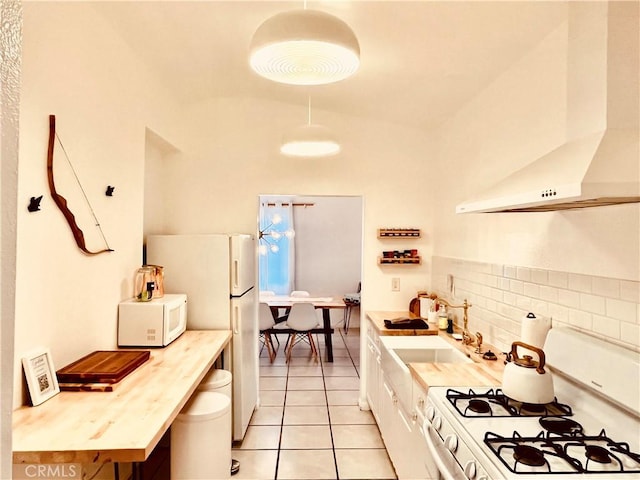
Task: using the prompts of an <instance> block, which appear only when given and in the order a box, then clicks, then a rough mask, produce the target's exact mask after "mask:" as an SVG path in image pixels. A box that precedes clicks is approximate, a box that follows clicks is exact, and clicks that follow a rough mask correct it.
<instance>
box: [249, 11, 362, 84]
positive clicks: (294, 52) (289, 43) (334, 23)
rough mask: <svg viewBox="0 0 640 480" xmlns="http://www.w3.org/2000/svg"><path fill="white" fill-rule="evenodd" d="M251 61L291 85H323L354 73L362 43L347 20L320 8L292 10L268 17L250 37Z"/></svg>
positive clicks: (258, 69)
mask: <svg viewBox="0 0 640 480" xmlns="http://www.w3.org/2000/svg"><path fill="white" fill-rule="evenodd" d="M249 64H250V65H251V68H252V69H253V70H254V71H255V72H256V73H257V74H258V75H261V76H263V77H265V78H267V79H269V80H273V81H274V82H280V83H287V84H290V85H323V84H327V83H333V82H337V81H339V80H343V79H345V78H347V77H349V76H351V75H353V74H354V73H355V72H356V70H358V67H359V66H360V45H359V44H358V39H357V38H356V36H355V34H354V33H353V31H352V30H351V28H350V27H349V25H347V24H346V23H345V22H343V21H342V20H340V19H339V18H337V17H334V16H333V15H330V14H328V13H325V12H321V11H318V10H307V9H306V1H305V8H304V10H292V11H289V12H283V13H279V14H277V15H275V16H273V17H271V18H269V19H267V20H266V21H265V22H264V23H262V25H260V26H259V27H258V29H257V30H256V32H255V33H254V35H253V38H252V40H251V48H250V55H249Z"/></svg>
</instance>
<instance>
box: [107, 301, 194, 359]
mask: <svg viewBox="0 0 640 480" xmlns="http://www.w3.org/2000/svg"><path fill="white" fill-rule="evenodd" d="M186 327H187V295H186V294H184V293H174V294H166V295H164V296H163V297H161V298H155V299H152V300H150V301H148V302H141V301H139V300H136V299H134V298H132V299H129V300H125V301H123V302H120V304H119V305H118V346H120V347H166V346H167V345H169V344H170V343H171V342H173V341H174V340H175V339H176V338H178V337H179V336H180V335H182V332H184V331H185V329H186Z"/></svg>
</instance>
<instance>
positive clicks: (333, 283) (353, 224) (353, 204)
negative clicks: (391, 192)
mask: <svg viewBox="0 0 640 480" xmlns="http://www.w3.org/2000/svg"><path fill="white" fill-rule="evenodd" d="M312 200H313V202H314V203H315V205H314V206H313V207H295V208H294V210H293V216H294V227H295V231H296V237H295V242H296V250H295V255H296V263H295V264H296V275H295V278H296V289H297V290H307V291H309V292H313V293H314V294H318V295H320V296H322V295H336V294H337V295H343V294H345V293H351V292H355V291H357V287H358V282H360V281H361V258H362V198H360V197H313V199H312Z"/></svg>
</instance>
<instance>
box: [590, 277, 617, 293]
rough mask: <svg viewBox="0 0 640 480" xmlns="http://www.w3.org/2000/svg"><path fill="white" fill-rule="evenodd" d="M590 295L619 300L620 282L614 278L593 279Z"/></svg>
mask: <svg viewBox="0 0 640 480" xmlns="http://www.w3.org/2000/svg"><path fill="white" fill-rule="evenodd" d="M591 288H592V290H591V291H592V293H595V294H596V295H602V296H603V297H611V298H619V297H620V281H619V280H616V279H614V278H604V277H593V279H592V280H591Z"/></svg>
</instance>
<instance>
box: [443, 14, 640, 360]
mask: <svg viewBox="0 0 640 480" xmlns="http://www.w3.org/2000/svg"><path fill="white" fill-rule="evenodd" d="M566 35H567V25H566V24H565V25H562V26H561V27H559V28H558V29H557V30H556V31H554V32H552V33H551V34H550V35H549V36H548V37H547V38H546V39H545V40H544V41H543V42H542V43H540V45H539V46H538V47H537V48H535V49H534V50H532V51H531V52H530V53H529V54H528V55H526V56H524V57H523V58H522V59H521V60H520V61H519V62H517V63H516V64H515V65H513V66H512V68H510V69H509V70H507V71H505V72H504V73H503V74H502V75H501V76H500V77H499V78H497V79H496V80H495V81H494V82H493V83H492V85H490V86H489V87H488V88H487V89H486V90H485V91H484V92H482V94H480V95H478V96H477V97H476V98H474V100H473V101H472V102H470V103H469V104H468V105H466V106H465V108H463V109H462V110H460V111H459V112H457V114H456V115H455V116H454V117H453V118H451V119H450V121H448V122H447V123H446V124H445V125H443V126H442V128H440V129H439V130H438V131H437V132H435V135H434V140H437V152H438V153H437V159H438V161H437V164H438V167H437V170H438V173H439V176H440V178H441V179H442V182H441V183H439V184H438V185H437V187H438V188H437V192H436V194H437V198H438V203H439V208H438V209H437V211H436V215H435V225H436V230H435V232H434V238H435V244H434V255H435V256H436V257H441V258H442V261H439V262H437V264H438V267H437V268H436V271H434V278H433V284H434V288H436V289H439V290H440V293H441V294H445V293H446V291H445V290H446V287H445V285H446V282H445V280H444V279H445V278H446V275H447V274H454V275H459V276H461V278H462V280H463V281H465V282H472V283H473V284H474V285H476V287H477V289H476V290H474V289H470V288H463V289H461V291H460V292H459V294H460V295H468V296H469V297H470V299H471V300H472V303H473V302H474V301H475V302H476V303H477V307H476V308H473V307H472V308H471V309H470V312H469V313H470V325H471V326H472V327H473V328H481V329H482V330H484V331H485V333H486V332H487V331H488V332H489V333H490V334H489V335H487V336H486V337H485V338H488V339H489V341H499V342H500V343H501V344H506V343H508V342H509V341H513V340H514V339H515V337H516V336H517V335H518V334H519V330H518V328H519V323H518V322H519V318H520V315H521V313H522V312H523V311H526V309H527V308H539V309H540V310H541V311H539V313H543V314H546V315H551V316H552V317H554V319H555V320H557V321H558V322H559V323H567V324H572V325H573V326H575V327H578V328H581V329H583V330H587V331H589V332H591V333H594V334H596V335H599V336H604V337H606V338H608V339H609V340H616V341H621V342H623V343H624V344H625V345H627V346H632V347H634V346H635V347H636V348H637V347H640V329H639V324H640V283H639V281H640V205H639V204H630V205H619V206H610V207H599V208H587V209H580V210H570V211H563V212H545V213H517V214H515V213H503V214H466V215H455V213H454V211H455V206H456V204H458V203H460V202H462V201H463V200H467V199H468V198H469V197H472V196H473V195H474V194H475V193H476V192H481V191H482V190H483V188H485V187H488V186H490V185H491V184H493V183H494V182H495V181H497V180H499V179H501V178H502V177H504V176H506V175H508V174H509V173H511V172H512V171H514V170H517V169H518V168H520V167H522V166H524V165H526V164H528V163H530V162H531V161H533V160H534V159H535V158H537V157H539V156H541V155H542V154H545V153H547V152H548V151H549V150H551V149H552V148H555V147H556V146H558V145H559V144H560V143H561V142H562V141H563V139H564V135H565V130H566V128H565V113H566V112H565V110H566V109H565V105H566V97H567V92H566V51H567V39H566ZM478 265H480V267H478ZM487 266H488V268H489V272H488V273H489V274H492V275H493V276H494V277H493V278H492V279H491V281H492V282H494V283H496V285H493V286H492V285H491V284H489V283H485V282H486V281H489V280H488V279H487V278H484V276H485V275H487V272H486V271H485V270H486V269H487V268H486V267H487ZM501 266H504V268H505V269H507V267H508V268H509V269H510V270H513V271H517V270H518V269H522V271H530V270H532V271H539V272H559V275H561V276H563V277H562V278H567V277H572V276H573V277H575V278H584V279H588V281H585V282H582V283H584V285H581V286H580V287H579V288H575V287H573V286H571V285H567V284H566V283H567V282H564V283H563V284H560V285H554V284H553V283H552V284H548V283H545V282H540V283H536V282H531V285H529V288H530V290H529V291H530V292H537V293H531V294H530V295H522V293H523V292H522V291H520V290H522V289H523V284H522V281H523V279H519V278H511V277H510V276H509V275H508V274H507V273H505V272H503V269H502V267H501ZM496 270H498V271H496ZM505 271H506V270H505ZM545 274H546V275H553V273H545ZM479 277H483V278H479ZM592 278H596V279H598V280H593V281H592ZM498 282H500V288H497V287H498V284H497V283H498ZM504 282H506V284H505V283H504ZM510 282H512V283H513V284H512V285H511V284H510ZM526 282H527V283H529V281H528V279H527V280H526ZM609 284H612V285H618V288H617V292H612V291H607V290H611V289H609V288H607V289H606V290H605V289H603V287H602V285H609ZM467 285H469V284H468V283H467ZM585 285H586V286H585ZM620 285H623V286H624V290H625V291H624V292H621V288H622V287H620ZM541 287H542V294H543V296H542V297H540V296H539V295H538V294H539V293H540V288H541ZM587 287H588V288H587ZM512 288H514V289H515V290H512ZM549 288H550V289H551V291H549V290H548V289H549ZM557 288H560V290H556V289H557ZM536 289H537V290H536ZM614 290H616V289H615V288H614ZM549 292H550V293H549ZM514 294H515V296H514ZM545 295H547V298H545ZM548 295H551V297H548ZM581 295H582V297H580V296H581ZM563 296H564V298H563ZM593 296H595V297H597V298H594V297H593ZM558 297H560V298H558ZM569 298H570V299H569ZM576 298H579V300H575V299H576ZM487 299H488V300H487ZM576 301H578V303H576ZM487 302H489V303H490V308H483V307H487ZM496 302H497V303H496ZM579 302H582V305H581V304H580V303H579ZM594 302H595V303H597V304H598V306H599V305H602V308H599V307H598V308H596V309H594V308H595V307H594V306H593V305H589V304H590V303H591V304H594ZM607 302H608V303H609V304H610V305H613V306H614V307H613V312H612V311H606V310H605V308H604V305H605V303H607ZM620 302H623V303H624V310H625V314H624V315H623V322H624V324H623V325H622V328H621V325H620V314H619V312H616V311H615V310H616V307H615V306H619V305H621V304H620ZM628 302H631V305H627V303H628ZM494 304H495V305H494ZM628 310H630V311H631V312H632V314H630V313H629V312H628ZM585 314H586V315H588V318H586V317H585ZM616 322H618V323H616Z"/></svg>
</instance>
